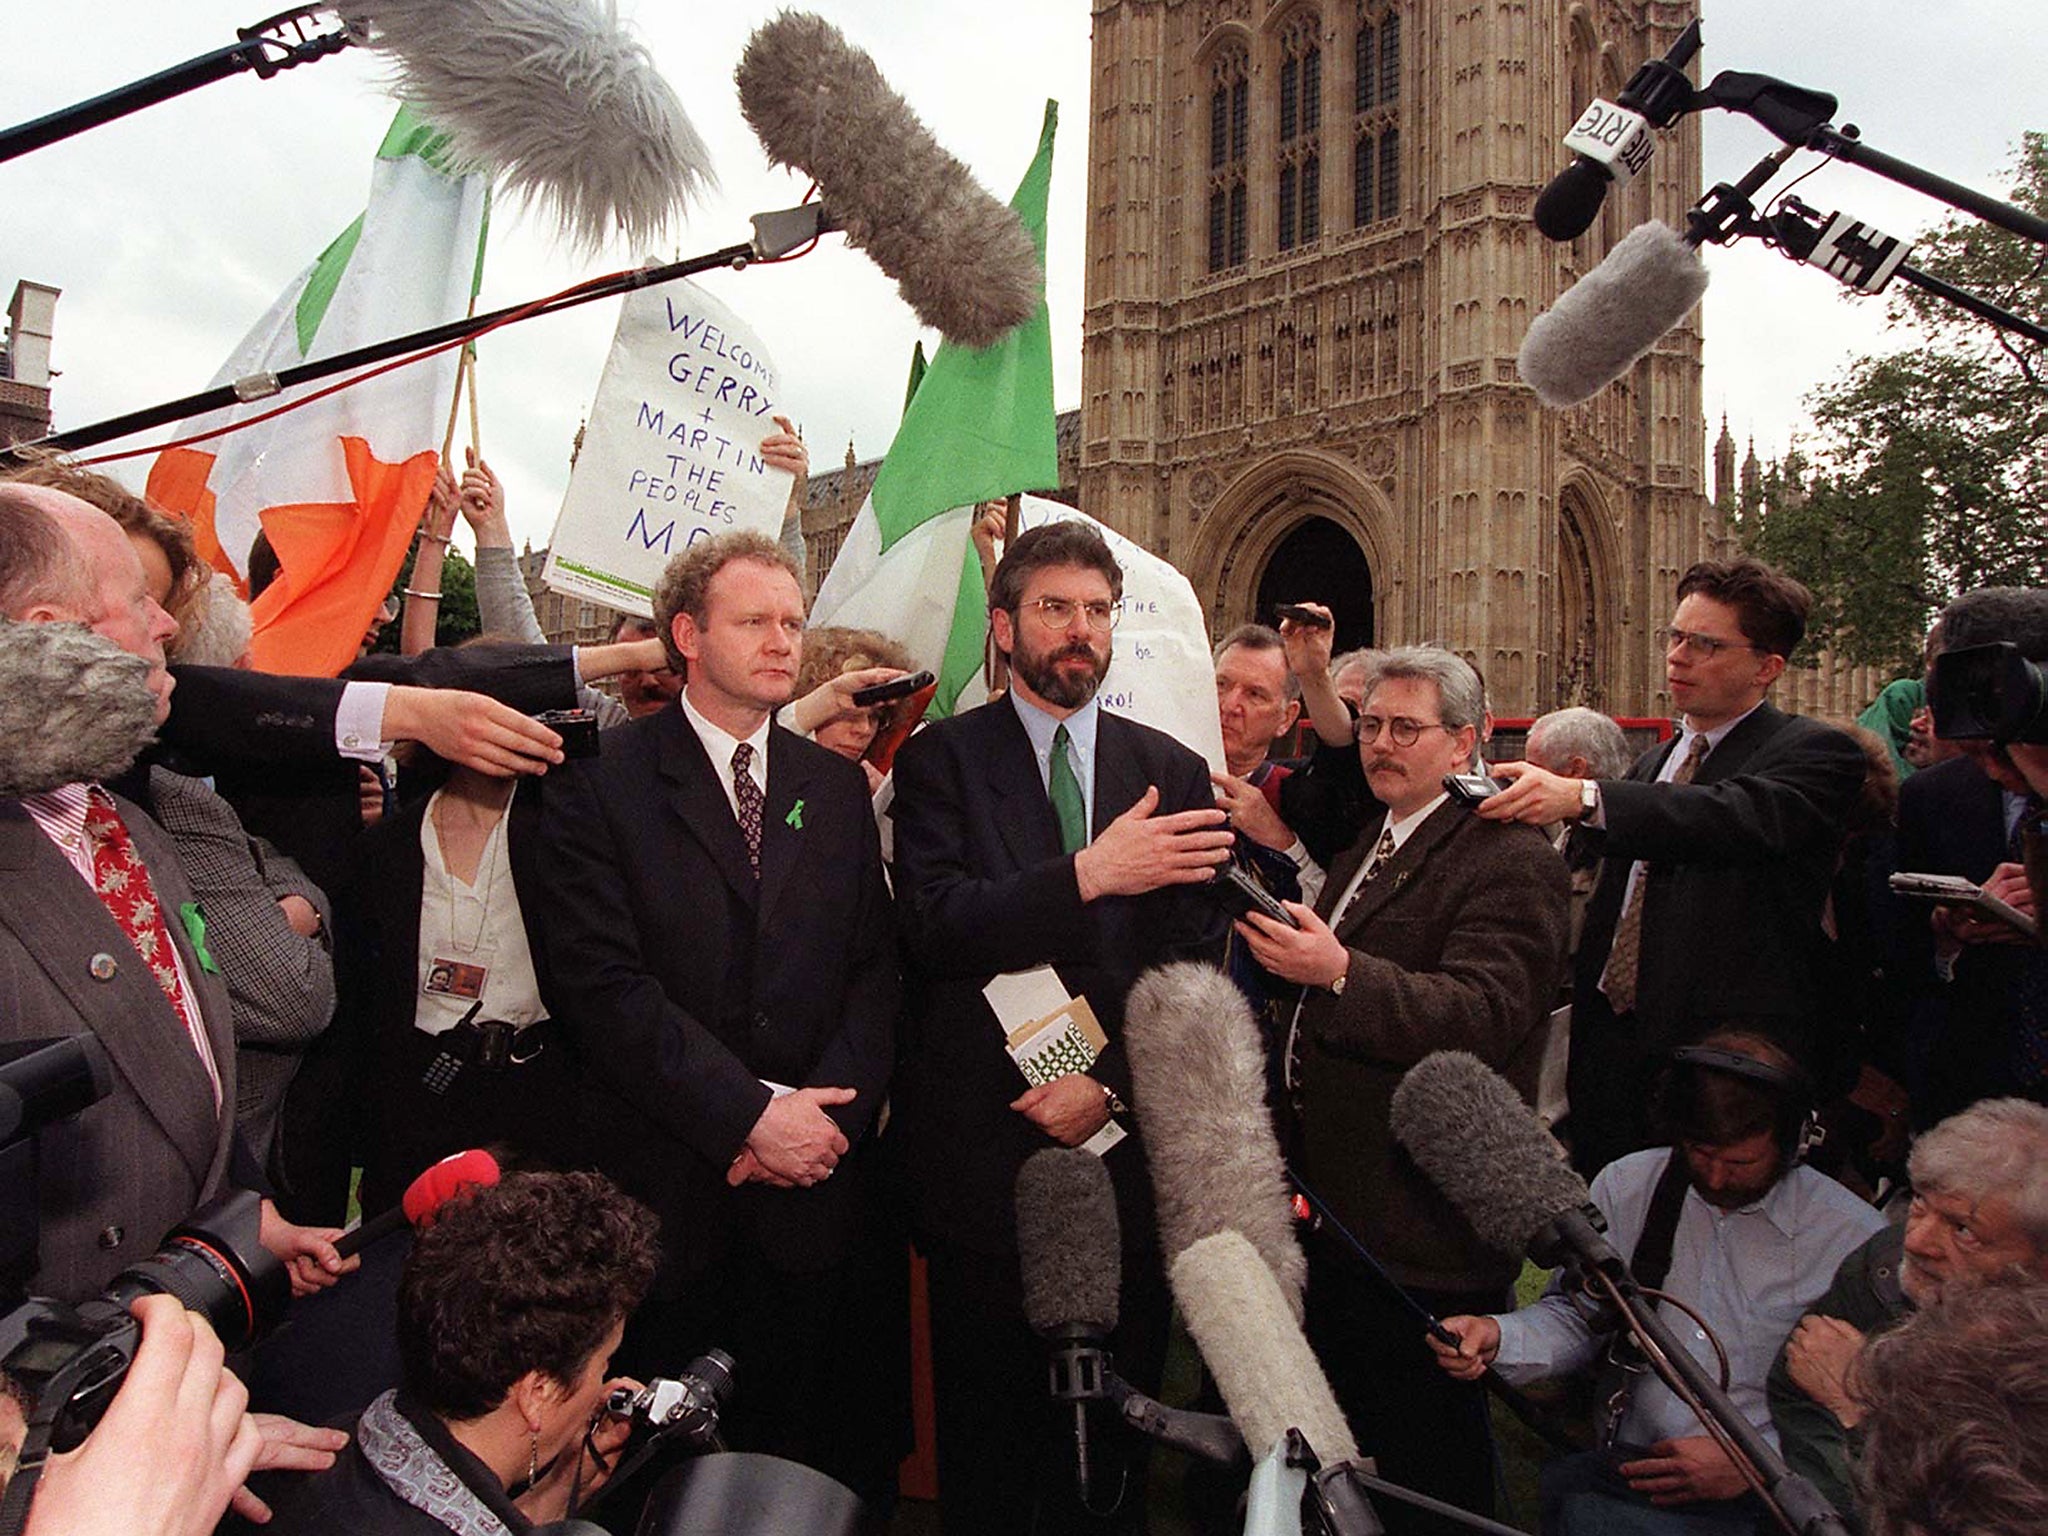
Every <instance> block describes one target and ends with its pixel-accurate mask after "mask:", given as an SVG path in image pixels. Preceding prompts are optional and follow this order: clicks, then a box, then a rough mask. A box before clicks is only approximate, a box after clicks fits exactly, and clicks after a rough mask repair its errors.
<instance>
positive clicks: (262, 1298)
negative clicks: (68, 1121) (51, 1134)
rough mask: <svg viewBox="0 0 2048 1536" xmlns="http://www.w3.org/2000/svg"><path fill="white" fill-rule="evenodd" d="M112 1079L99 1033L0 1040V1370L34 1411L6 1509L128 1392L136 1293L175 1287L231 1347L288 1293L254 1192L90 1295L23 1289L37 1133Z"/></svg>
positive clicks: (32, 1259) (203, 1218)
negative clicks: (3, 1043)
mask: <svg viewBox="0 0 2048 1536" xmlns="http://www.w3.org/2000/svg"><path fill="white" fill-rule="evenodd" d="M112 1086H113V1069H112V1067H111V1066H110V1065H109V1063H108V1061H107V1056H106V1051H105V1049H104V1048H103V1047H102V1046H101V1045H100V1043H99V1041H98V1040H96V1039H95V1038H93V1037H92V1036H91V1035H75V1036H72V1037H70V1038H68V1039H62V1040H34V1041H28V1042H25V1043H22V1044H17V1045H13V1046H8V1047H4V1048H0V1306H5V1307H6V1308H7V1311H6V1313H5V1315H4V1316H0V1370H4V1371H5V1373H6V1374H7V1376H8V1377H10V1378H11V1379H12V1381H13V1383H14V1385H15V1387H16V1389H17V1390H18V1391H19V1393H20V1394H21V1397H22V1399H23V1401H24V1403H25V1404H26V1408H25V1410H24V1411H25V1416H26V1418H27V1435H26V1438H25V1440H24V1443H23V1445H22V1452H21V1460H20V1465H19V1469H18V1470H17V1471H16V1473H15V1476H14V1480H13V1482H11V1483H10V1484H9V1486H8V1491H7V1497H6V1504H5V1506H4V1508H5V1509H7V1510H13V1509H22V1510H25V1508H26V1503H27V1500H28V1499H29V1498H30V1497H31V1496H32V1492H33V1489H34V1486H35V1482H36V1479H37V1477H38V1476H39V1475H40V1473H41V1470H42V1462H43V1458H44V1456H45V1455H47V1454H48V1453H49V1452H50V1451H53V1450H54V1451H68V1450H70V1449H72V1448H73V1447H75V1446H76V1445H78V1444H79V1442H80V1441H82V1440H84V1439H85V1437H86V1436H87V1435H88V1434H90V1433H91V1432H92V1428H93V1426H94V1425H96V1424H97V1423H99V1421H100V1416H101V1415H102V1414H103V1413H105V1412H106V1409H107V1405H108V1403H110V1402H111V1401H112V1400H113V1397H114V1394H115V1393H116V1392H118V1391H119V1390H120V1387H121V1383H122V1381H123V1379H124V1378H125V1377H126V1376H127V1373H128V1366H129V1364H130V1362H131V1361H133V1360H134V1358H135V1349H136V1346H137V1344H138V1343H140V1341H141V1336H142V1329H141V1325H140V1324H139V1323H137V1322H136V1321H135V1319H134V1318H133V1317H131V1316H130V1315H129V1312H128V1307H129V1303H131V1302H132V1301H134V1300H135V1299H136V1298H137V1297H138V1296H145V1295H149V1294H151V1293H155V1292H162V1293H164V1294H166V1295H170V1296H175V1297H177V1298H178V1300H180V1301H182V1302H183V1303H184V1304H185V1306H186V1307H187V1308H188V1309H190V1310H191V1311H194V1312H197V1313H198V1314H199V1315H200V1316H202V1317H204V1318H205V1319H206V1320H207V1322H209V1323H210V1324H212V1326H213V1331H214V1332H215V1333H217V1334H218V1335H219V1336H220V1339H221V1342H222V1343H223V1344H225V1345H226V1346H227V1348H228V1349H229V1350H231V1351H232V1350H237V1349H243V1348H246V1347H247V1346H248V1345H249V1344H251V1343H252V1342H254V1341H255V1340H256V1339H257V1338H258V1337H259V1336H261V1335H262V1334H263V1333H264V1332H266V1331H267V1330H268V1329H269V1327H270V1326H271V1325H272V1324H273V1323H275V1322H276V1321H277V1319H278V1318H279V1317H280V1316H281V1315H282V1314H283V1312H284V1308H285V1305H286V1303H287V1302H288V1301H289V1300H290V1297H291V1284H290V1281H289V1280H288V1278H287V1277H286V1275H285V1271H284V1266H283V1265H282V1264H280V1263H279V1262H278V1261H277V1260H276V1259H275V1258H273V1257H272V1256H271V1255H270V1254H269V1253H268V1252H267V1251H266V1250H265V1249H264V1248H263V1246H262V1244H261V1243H260V1242H259V1241H258V1240H257V1239H258V1232H259V1229H260V1225H261V1221H262V1201H261V1198H260V1197H259V1196H257V1195H254V1194H251V1193H249V1192H248V1191H246V1190H242V1191H237V1192H235V1193H233V1194H231V1195H227V1196H224V1197H222V1198H221V1199H219V1200H215V1201H213V1202H212V1203H210V1204H208V1205H206V1206H204V1207H202V1208H201V1209H200V1210H199V1211H198V1212H196V1213H195V1214H194V1215H193V1216H192V1218H191V1219H190V1220H188V1221H186V1222H184V1223H183V1224H181V1225H180V1226H178V1227H177V1228H176V1229H175V1230H174V1231H172V1232H171V1234H170V1235H169V1236H168V1237H166V1238H165V1239H164V1241H163V1244H162V1246H161V1247H159V1248H158V1249H157V1251H156V1253H154V1254H153V1255H151V1256H150V1257H149V1258H147V1259H144V1260H143V1261H142V1262H141V1263H139V1264H133V1265H130V1266H129V1267H128V1268H126V1269H124V1270H122V1271H121V1272H120V1273H119V1274H118V1275H116V1276H115V1277H114V1278H113V1280H112V1281H111V1282H110V1283H109V1284H108V1286H107V1288H106V1290H105V1291H104V1292H102V1293H101V1294H100V1295H99V1296H97V1297H95V1298H93V1299H92V1300H90V1301H86V1302H82V1303H79V1304H78V1305H75V1306H74V1305H70V1304H67V1303H64V1302H60V1301H52V1300H48V1299H46V1298H43V1297H31V1296H29V1295H27V1294H26V1292H27V1286H28V1280H29V1277H30V1276H31V1275H32V1274H34V1272H35V1267H36V1250H37V1241H38V1237H39V1234H40V1226H41V1222H40V1214H41V1206H40V1191H39V1189H38V1181H37V1178H36V1147H35V1139H36V1135H37V1133H38V1132H39V1131H41V1130H43V1129H44V1128H45V1127H47V1126H49V1125H52V1124H54V1123H55V1122H56V1121H59V1120H62V1119H65V1118H66V1117H68V1116H71V1115H75V1114H77V1113H79V1112H80V1111H81V1110H83V1109H85V1108H87V1107H88V1106H90V1105H92V1104H95V1103H97V1102H98V1101H99V1100H100V1099H102V1098H104V1097H106V1095H107V1093H108V1092H109V1091H110V1090H111V1088H112Z"/></svg>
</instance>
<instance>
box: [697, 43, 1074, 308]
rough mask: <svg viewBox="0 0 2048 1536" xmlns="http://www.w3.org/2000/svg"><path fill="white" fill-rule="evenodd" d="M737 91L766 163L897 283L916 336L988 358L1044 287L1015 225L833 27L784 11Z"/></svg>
mask: <svg viewBox="0 0 2048 1536" xmlns="http://www.w3.org/2000/svg"><path fill="white" fill-rule="evenodd" d="M733 78H734V81H735V82H736V83H737V84H738V86H739V93H740V113H741V115H742V116H744V117H745V118H746V120H747V125H748V126H749V127H751V128H752V129H753V130H754V136H755V137H756V138H757V139H759V140H760V141H761V147H762V148H763V149H765V150H766V151H767V152H768V158H769V159H770V160H771V161H772V162H774V163H775V164H777V165H788V166H794V167H795V168H796V169H798V170H800V171H802V172H803V173H804V174H805V175H807V176H809V177H810V178H811V179H812V180H813V181H815V182H816V183H817V184H818V190H819V195H820V196H821V197H823V199H824V201H825V206H826V209H827V213H828V215H829V224H830V227H835V228H838V229H842V230H844V231H845V232H846V239H847V243H848V244H850V245H855V246H858V247H860V248H861V249H862V250H864V251H866V252H867V253H868V256H869V258H870V259H872V260H873V262H874V263H875V265H876V266H878V267H880V268H881V269H882V270H883V271H884V272H886V273H888V274H889V276H891V277H893V278H894V279H896V284H897V290H898V292H900V293H901V294H902V295H903V301H904V303H906V304H908V305H909V306H910V307H911V308H912V309H913V310H915V311H916V312H917V317H918V318H919V319H920V320H922V321H923V322H924V323H925V324H926V325H929V326H932V327H934V328H935V329H937V330H939V331H941V332H943V333H944V334H945V335H946V337H947V338H948V339H949V340H953V341H958V342H960V343H961V344H963V345H965V346H969V347H985V346H988V345H990V344H991V343H993V342H996V341H998V340H1000V339H1001V338H1002V337H1003V336H1004V335H1005V334H1006V333H1007V332H1009V331H1011V330H1013V329H1014V328H1015V327H1017V326H1019V325H1021V324H1023V323H1024V322H1025V321H1026V320H1028V319H1030V318H1031V315H1032V314H1033V312H1034V311H1035V310H1036V309H1037V308H1038V306H1039V304H1040V302H1041V299H1040V294H1041V292H1042V291H1043V282H1042V279H1041V276H1040V272H1039V261H1038V251H1037V249H1036V247H1035V246H1034V245H1033V244H1032V240H1031V236H1030V235H1029V234H1028V233H1026V231H1025V229H1024V225H1023V223H1022V221H1021V220H1019V219H1018V217H1017V215H1016V213H1015V212H1014V211H1013V210H1012V209H1010V208H1008V207H1005V206H1004V205H1003V204H1002V203H1000V202H998V201H997V200H996V199H995V198H994V197H992V196H990V195H989V193H987V192H986V191H984V190H983V189H982V188H981V186H980V185H979V184H978V183H976V181H975V180H974V177H973V175H972V173H970V172H969V171H968V169H967V167H966V166H964V165H962V164H961V163H960V162H959V161H958V160H956V159H955V158H954V157H953V156H952V155H950V154H948V153H947V152H946V151H945V150H944V149H942V148H940V147H939V143H938V141H937V140H936V139H934V138H933V137H932V135H931V133H930V131H929V130H927V129H926V128H925V126H924V124H923V123H921V122H919V121H918V118H917V114H916V113H914V112H912V111H911V110H910V106H909V104H908V103H907V102H905V101H904V99H903V98H902V97H901V96H899V95H897V94H896V92H895V91H893V90H891V89H890V88H889V85H888V82H887V81H885V80H884V79H883V78H882V74H881V71H880V70H878V69H876V68H875V62H874V60H873V59H871V58H869V57H868V56H867V54H865V53H863V52H862V51H861V50H860V49H858V48H855V47H853V46H852V45H851V44H849V43H848V42H847V41H846V39H845V37H844V36H843V35H841V33H840V31H839V29H838V28H837V27H835V26H833V25H832V24H831V23H830V22H828V21H826V20H825V19H824V18H823V17H820V16H815V15H811V14H808V13H806V12H801V11H785V12H783V13H782V14H781V15H779V16H777V17H776V18H775V19H774V20H772V21H769V22H767V23H765V24H763V25H762V26H761V27H760V28H758V29H757V30H756V31H755V33H754V35H753V37H752V38H750V39H749V40H748V42H747V47H746V51H745V52H744V53H743V54H742V55H741V56H740V63H739V68H738V69H737V70H735V71H734V73H733Z"/></svg>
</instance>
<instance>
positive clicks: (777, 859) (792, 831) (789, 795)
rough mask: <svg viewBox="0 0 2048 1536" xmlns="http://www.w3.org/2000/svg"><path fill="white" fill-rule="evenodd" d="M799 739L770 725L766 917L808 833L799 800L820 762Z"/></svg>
mask: <svg viewBox="0 0 2048 1536" xmlns="http://www.w3.org/2000/svg"><path fill="white" fill-rule="evenodd" d="M796 739H797V738H796V737H795V736H793V735H791V734H790V733H789V732H788V731H785V730H783V729H782V728H781V727H780V726H772V727H770V728H769V731H768V802H767V805H766V807H765V809H764V810H763V812H762V817H761V916H762V918H763V919H766V918H767V916H768V915H769V913H771V912H773V911H774V910H775V903H776V902H777V901H778V900H779V899H780V898H781V896H782V893H783V891H784V889H785V888H787V886H788V885H789V879H790V876H791V875H792V874H793V873H794V872H795V870H796V866H797V861H798V857H799V856H800V855H801V854H802V852H803V846H804V839H805V837H806V835H807V834H806V833H805V831H804V828H803V825H802V823H803V818H804V814H805V812H804V810H803V809H800V808H799V804H800V802H803V801H804V800H805V799H806V796H807V793H808V792H809V790H810V786H811V784H812V783H813V781H814V780H815V779H816V777H817V770H818V766H819V765H818V763H817V762H816V761H815V760H814V759H812V758H811V757H810V756H809V754H808V753H800V752H796V751H794V750H792V748H793V746H794V743H795V742H796ZM813 814H815V813H813ZM735 826H737V823H735Z"/></svg>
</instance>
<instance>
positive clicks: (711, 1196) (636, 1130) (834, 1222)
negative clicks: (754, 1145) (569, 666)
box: [541, 706, 900, 1272]
mask: <svg viewBox="0 0 2048 1536" xmlns="http://www.w3.org/2000/svg"><path fill="white" fill-rule="evenodd" d="M543 844H544V850H545V863H544V868H543V875H542V882H541V884H542V892H543V901H544V904H545V906H544V911H545V928H546V939H547V956H548V961H549V964H550V965H551V967H552V972H553V983H552V985H553V987H554V991H555V994H556V997H557V998H558V999H559V1001H560V1004H561V1008H562V1011H563V1014H564V1016H565V1017H566V1018H568V1019H570V1020H572V1021H574V1023H573V1026H572V1028H571V1048H572V1054H573V1055H574V1057H575V1058H576V1060H577V1063H578V1067H579V1078H580V1084H581V1086H580V1089H579V1094H580V1108H581V1115H580V1119H581V1134H582V1137H583V1150H584V1153H585V1155H586V1157H587V1159H588V1160H589V1161H590V1162H591V1163H593V1164H594V1165H595V1166H596V1167H598V1168H600V1169H601V1170H603V1171H604V1172H605V1173H607V1174H609V1175H611V1176H612V1178H614V1179H615V1180H616V1181H617V1182H618V1183H619V1184H621V1185H622V1186H623V1187H624V1188H625V1189H626V1190H627V1191H629V1192H630V1193H632V1194H634V1195H635V1196H637V1197H638V1198H640V1199H642V1200H645V1201H647V1202H648V1203H649V1204H650V1205H652V1206H653V1207H654V1209H655V1211H656V1213H657V1214H659V1215H660V1217H661V1219H662V1239H663V1242H664V1245H665V1247H666V1249H667V1252H668V1254H669V1257H670V1261H671V1266H672V1269H674V1268H676V1267H680V1269H681V1270H683V1271H685V1272H687V1271H691V1270H696V1269H701V1268H703V1267H704V1266H706V1265H709V1264H710V1263H712V1262H713V1261H714V1260H715V1259H717V1258H718V1257H719V1256H721V1255H722V1254H723V1253H724V1252H725V1251H726V1250H727V1245H728V1244H729V1243H730V1242H732V1241H733V1239H734V1238H735V1235H736V1234H738V1233H739V1229H740V1228H741V1226H742V1225H743V1224H744V1226H745V1228H746V1231H745V1234H744V1235H745V1236H746V1237H747V1238H748V1239H749V1240H750V1241H752V1242H753V1243H754V1245H755V1246H756V1247H757V1248H758V1249H759V1250H760V1251H762V1252H764V1253H768V1254H770V1255H771V1256H773V1257H774V1258H775V1259H776V1261H777V1262H780V1263H783V1264H786V1265H787V1266H788V1268H789V1269H790V1270H791V1271H793V1272H802V1271H807V1270H813V1269H819V1268H823V1267H826V1266H828V1265H830V1264H833V1263H836V1262H837V1261H838V1260H839V1258H840V1257H842V1256H843V1254H844V1253H845V1252H846V1249H847V1244H848V1242H849V1239H850V1237H851V1235H852V1225H853V1223H854V1222H855V1221H857V1220H858V1219H860V1217H861V1215H862V1211H863V1206H862V1202H861V1201H860V1200H859V1198H858V1191H857V1189H856V1188H855V1180H854V1178H853V1176H852V1175H853V1173H854V1172H856V1171H857V1170H853V1169H850V1168H849V1166H848V1162H847V1161H842V1162H841V1164H840V1169H839V1171H837V1172H835V1173H834V1175H833V1176H832V1177H831V1178H829V1179H827V1180H825V1181H824V1182H823V1183H820V1184H817V1185H815V1186H813V1187H812V1188H810V1189H788V1190H783V1189H772V1188H769V1187H768V1186H766V1185H762V1184H749V1185H745V1186H743V1187H742V1188H740V1189H738V1190H732V1189H728V1188H727V1186H726V1183H725V1172H726V1169H727V1167H728V1166H729V1165H730V1164H731V1162H732V1160H733V1158H734V1157H735V1156H736V1155H738V1153H739V1151H740V1149H741V1147H742V1146H743V1145H744V1144H745V1142H746V1137H747V1133H748V1132H749V1131H750V1130H752V1129H753V1125H754V1122H755V1121H756V1120H758V1119H759V1118H760V1115H761V1111H762V1110H763V1109H765V1108H766V1107H767V1105H768V1099H769V1090H768V1089H767V1088H766V1087H764V1086H763V1079H766V1080H767V1081H770V1082H777V1083H784V1084H787V1085H789V1086H791V1087H805V1086H840V1087H851V1088H855V1089H857V1090H859V1097H858V1098H857V1099H856V1100H854V1101H853V1102H852V1103H849V1104H845V1105H841V1106H838V1107H836V1108H834V1109H831V1110H829V1111H828V1113H830V1114H831V1115H832V1116H833V1118H834V1119H835V1120H837V1121H838V1122H839V1125H840V1128H841V1129H842V1130H843V1131H844V1132H845V1133H846V1136H847V1139H848V1140H849V1141H852V1142H856V1143H857V1142H858V1141H859V1140H860V1138H861V1137H862V1135H863V1134H864V1133H865V1132H866V1130H867V1129H868V1126H869V1124H870V1122H871V1121H872V1119H873V1117H874V1114H875V1110H876V1109H877V1107H878V1106H879V1104H880V1101H881V1096H882V1093H883V1090H884V1088H885V1086H886V1085H887V1082H888V1078H889V1068H890V1063H891V1059H892V1055H893V1043H894V1030H895V1019H896V1012H897V1007H898V1003H899V999H900V983H899V978H898V973H897V963H896V943H895V928H894V922H893V917H892V913H891V909H890V902H889V891H888V885H887V882H886V881H885V880H884V878H883V875H882V855H881V843H880V839H879V837H878V835H877V833H876V830H875V818H874V812H873V809H872V807H871V805H870V802H869V799H868V788H867V780H866V779H865V778H864V777H863V776H862V774H861V772H860V770H859V768H857V767H856V766H855V765H853V764H852V763H849V762H847V761H846V760H845V759H844V758H841V757H837V756H835V755H833V754H832V753H830V752H828V751H826V750H825V749H824V748H822V747H819V746H817V745H815V744H814V743H812V742H808V741H805V740H804V739H803V738H801V737H799V736H795V735H792V734H791V733H790V732H788V731H785V730H783V729H781V728H780V727H779V726H778V727H775V728H773V729H771V730H770V731H769V735H768V801H767V807H766V811H765V814H764V818H763V828H762V841H761V876H760V879H759V880H758V881H757V880H756V879H755V878H754V875H753V873H752V871H751V870H750V869H749V867H748V864H747V852H746V843H745V840H744V839H743V838H742V836H741V834H740V830H739V823H738V821H737V820H736V819H735V818H734V816H733V812H732V806H731V803H730V802H729V801H728V800H727V799H726V796H725V790H724V787H723V786H722V785H721V784H720V783H719V780H718V775H717V774H716V772H715V771H714V770H713V768H712V766H711V762H710V760H709V758H707V757H706V756H705V753H704V747H703V744H702V743H701V742H700V741H699V740H698V738H697V734H696V732H695V731H694V730H692V729H691V727H690V722H689V720H688V719H687V718H686V717H685V716H684V714H683V712H682V709H681V707H680V706H677V707H674V708H670V709H664V710H662V711H661V712H660V713H659V714H656V715H651V716H647V717H645V718H643V719H640V720H634V721H630V722H628V723H627V724H625V725H622V726H619V727H617V728H616V729H614V730H611V731H607V732H606V733H605V737H604V753H603V755H602V756H601V757H595V758H588V759H584V760H582V761H580V762H576V763H573V764H570V765H569V767H568V771H562V770H557V772H556V773H554V774H551V775H550V776H549V779H548V789H547V796H546V806H545V812H544V816H543Z"/></svg>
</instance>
